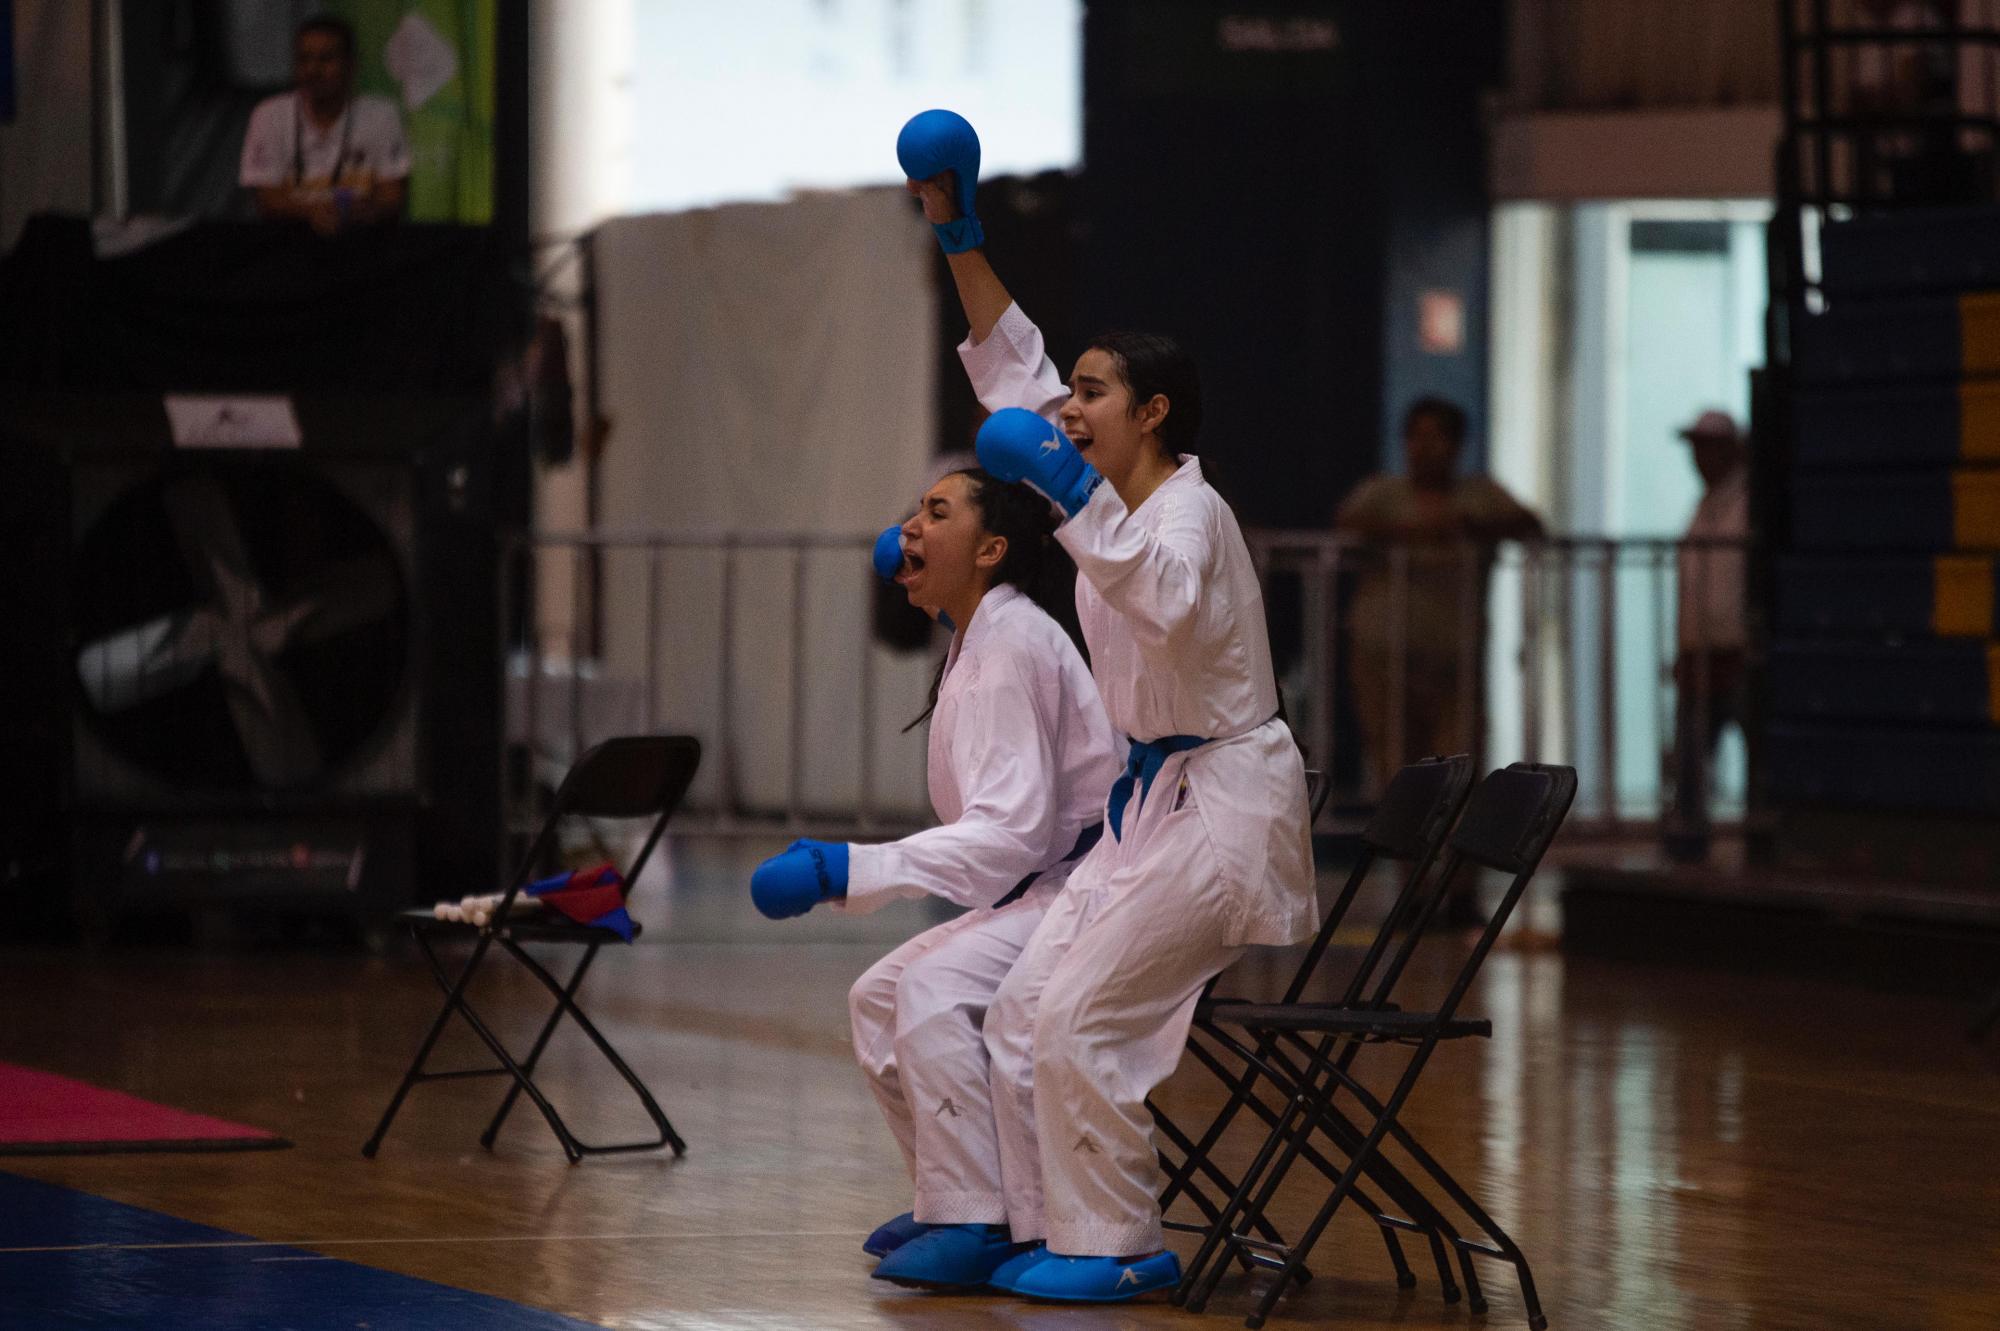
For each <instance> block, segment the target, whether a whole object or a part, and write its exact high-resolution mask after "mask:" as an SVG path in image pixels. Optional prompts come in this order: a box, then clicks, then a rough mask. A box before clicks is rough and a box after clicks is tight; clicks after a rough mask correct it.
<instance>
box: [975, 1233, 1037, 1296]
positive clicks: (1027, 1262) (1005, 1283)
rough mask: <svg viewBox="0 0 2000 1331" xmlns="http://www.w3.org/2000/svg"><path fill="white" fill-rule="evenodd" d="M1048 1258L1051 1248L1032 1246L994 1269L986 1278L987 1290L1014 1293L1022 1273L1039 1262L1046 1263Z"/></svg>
mask: <svg viewBox="0 0 2000 1331" xmlns="http://www.w3.org/2000/svg"><path fill="white" fill-rule="evenodd" d="M1048 1256H1049V1247H1048V1245H1047V1244H1046V1243H1036V1244H1033V1245H1031V1246H1030V1247H1029V1248H1028V1250H1027V1251H1026V1252H1021V1253H1016V1254H1015V1255H1014V1256H1012V1257H1009V1258H1008V1259H1007V1260H1006V1261H1004V1262H1002V1263H1000V1265H999V1266H997V1267H995V1268H993V1274H992V1275H990V1276H988V1277H986V1288H988V1289H997V1290H1000V1291H1002V1292H1003V1293H1007V1294H1012V1293H1014V1292H1015V1291H1014V1285H1015V1282H1017V1281H1019V1280H1020V1278H1021V1273H1022V1272H1023V1271H1026V1270H1027V1269H1028V1268H1029V1267H1031V1266H1034V1265H1036V1264H1037V1263H1039V1262H1043V1261H1046V1260H1047V1259H1048Z"/></svg>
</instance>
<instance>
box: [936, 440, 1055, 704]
mask: <svg viewBox="0 0 2000 1331" xmlns="http://www.w3.org/2000/svg"><path fill="white" fill-rule="evenodd" d="M949 474H950V475H953V476H963V477H965V479H966V480H967V482H969V484H967V486H966V491H967V493H968V495H969V496H970V497H971V499H972V506H973V507H974V508H976V509H977V510H979V525H980V526H981V527H982V528H984V529H985V531H986V534H987V535H989V536H999V537H1002V538H1003V539H1005V540H1006V542H1007V553H1006V554H1004V555H1002V556H1001V557H1000V562H999V564H998V565H996V566H995V567H994V569H993V578H992V582H991V583H990V584H989V590H990V589H991V588H992V587H998V586H1000V585H1001V584H1003V583H1005V584H1008V585H1011V586H1013V587H1017V588H1019V589H1020V590H1021V591H1022V592H1023V593H1025V594H1026V595H1027V597H1028V599H1029V600H1031V601H1033V602H1034V603H1035V604H1036V605H1038V606H1040V607H1041V608H1042V609H1043V610H1044V611H1045V612H1047V614H1048V616H1049V618H1051V619H1053V620H1055V622H1056V623H1058V624H1060V625H1062V630H1063V632H1064V633H1067V634H1068V635H1069V639H1070V641H1071V642H1073V643H1075V644H1076V649H1077V650H1078V651H1079V652H1083V653H1084V658H1085V660H1086V661H1087V660H1088V659H1089V652H1088V649H1086V648H1085V647H1084V645H1083V629H1082V626H1081V625H1079V624H1078V623H1077V618H1076V564H1075V563H1074V562H1072V561H1071V559H1070V557H1069V552H1068V551H1066V550H1064V549H1063V548H1062V546H1060V545H1058V544H1057V543H1056V511H1055V506H1054V505H1052V504H1051V503H1049V501H1048V500H1046V499H1044V498H1043V497H1042V496H1041V495H1040V494H1038V493H1036V492H1035V491H1034V490H1031V489H1029V488H1028V487H1027V486H1025V485H1022V484H1020V483H1019V482H1017V481H1003V480H1001V479H1000V478H999V477H997V476H995V475H993V474H992V473H991V472H989V471H986V470H984V469H982V468H979V467H966V468H963V469H962V470H959V471H955V472H951V473H949ZM961 627H963V626H962V625H961ZM943 685H944V662H942V661H940V662H938V671H937V675H936V676H935V677H934V678H933V679H932V680H931V695H930V702H929V703H928V704H927V705H926V706H925V707H924V710H923V712H922V714H921V715H919V716H918V717H917V719H916V720H914V721H912V722H910V724H909V725H907V726H904V727H903V729H904V731H905V732H908V731H911V730H914V729H916V728H917V727H918V726H920V725H922V724H923V723H924V722H925V721H927V720H929V719H930V715H931V713H932V712H933V711H935V710H937V700H938V690H939V689H940V688H941V687H943Z"/></svg>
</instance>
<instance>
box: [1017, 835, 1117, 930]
mask: <svg viewBox="0 0 2000 1331" xmlns="http://www.w3.org/2000/svg"><path fill="white" fill-rule="evenodd" d="M1103 837H1104V824H1103V823H1092V824H1091V825H1090V826H1089V827H1086V828H1084V829H1083V830H1082V831H1081V832H1078V833H1077V834H1076V844H1075V845H1074V846H1071V847H1070V848H1069V854H1067V855H1065V856H1063V857H1062V858H1061V859H1060V860H1058V861H1056V863H1057V864H1068V863H1069V862H1070V861H1071V860H1080V859H1082V858H1083V857H1084V856H1085V855H1088V854H1089V853H1090V848H1091V847H1092V846H1094V845H1096V844H1097V843H1098V842H1099V841H1100V840H1102V839H1103ZM1047 872H1048V870H1047V869H1037V870H1035V871H1034V872H1033V873H1031V874H1029V875H1028V876H1027V877H1026V878H1023V879H1022V880H1021V881H1020V882H1018V883H1016V884H1014V890H1013V891H1011V892H1009V893H1008V894H1007V895H1006V896H1004V897H1001V898H1000V899H999V900H998V901H996V902H994V903H993V909H995V910H999V909H1000V908H1001V907H1002V906H1011V905H1013V904H1014V903H1015V902H1017V901H1019V900H1020V899H1021V898H1022V897H1023V896H1025V895H1027V891H1028V889H1029V888H1031V887H1033V886H1034V885H1035V880H1036V879H1037V878H1040V877H1041V876H1042V875H1043V874H1045V873H1047Z"/></svg>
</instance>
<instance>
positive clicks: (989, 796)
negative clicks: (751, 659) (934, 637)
mask: <svg viewBox="0 0 2000 1331" xmlns="http://www.w3.org/2000/svg"><path fill="white" fill-rule="evenodd" d="M1053 526H1054V521H1053V515H1052V514H1051V512H1050V510H1049V506H1048V502H1047V501H1046V500H1044V499H1043V498H1042V497H1041V496H1040V495H1038V494H1036V493H1035V492H1034V491H1032V490H1030V489H1028V488H1027V487H1026V486H1024V485H1015V484H1009V483H1007V482H1005V481H1001V480H998V479H996V478H994V477H992V476H990V475H988V474H987V473H985V472H983V471H978V470H970V471H957V472H953V473H951V474H950V475H947V476H945V477H944V478H942V479H941V480H939V481H938V483H937V484H936V485H933V486H932V487H931V488H930V490H929V491H928V492H927V493H926V494H925V495H924V499H923V504H922V506H921V507H920V508H919V509H918V511H917V514H916V516H915V517H913V518H911V519H910V520H909V521H908V522H906V523H904V524H903V526H902V528H901V529H900V530H898V529H897V528H894V527H892V528H890V529H889V530H888V531H886V532H884V533H882V537H881V539H880V540H878V542H877V543H876V558H875V564H876V571H877V572H878V573H881V574H882V575H883V576H885V577H893V579H894V580H895V581H896V582H897V583H898V584H899V585H900V586H902V587H903V588H904V589H905V591H906V592H907V594H908V595H909V598H910V601H911V603H912V604H915V605H919V606H923V607H925V608H926V609H929V610H931V611H933V612H939V611H941V612H943V615H944V616H945V617H946V622H948V623H950V624H954V625H962V626H963V627H961V628H959V629H958V630H957V632H956V633H955V634H954V635H953V637H952V641H951V649H950V651H949V653H948V654H947V655H946V657H945V660H944V665H943V668H942V670H941V672H940V674H939V676H938V683H937V687H936V690H935V692H934V694H933V696H932V706H931V710H930V712H929V713H928V715H929V716H930V720H931V729H930V736H929V749H928V759H927V777H928V782H929V786H930V796H931V804H932V807H933V808H934V809H935V811H936V813H937V816H938V819H939V821H940V822H941V823H942V824H943V825H942V826H940V827H935V828H932V829H930V830H928V831H924V832H918V833H916V834H915V835H914V836H909V837H905V838H904V839H903V840H901V841H897V842H892V843H890V844H888V845H848V844H846V843H841V842H823V841H799V842H794V843H793V845H792V848H791V849H789V850H787V851H786V852H785V853H784V854H782V855H778V856H775V857H773V858H772V859H769V860H766V861H765V862H764V864H763V865H762V866H760V867H759V868H758V870H757V871H756V873H755V875H754V876H753V877H752V879H751V893H752V895H753V897H754V899H755V901H756V903H757V907H758V909H760V910H762V911H763V912H764V914H766V915H769V916H772V917H773V918H782V917H784V916H788V915H798V914H803V913H804V912H805V911H808V910H810V909H812V907H813V906H814V905H816V904H817V903H819V902H820V901H822V900H829V899H835V900H839V901H841V902H843V903H844V907H843V908H844V909H847V910H860V911H867V910H873V909H875V908H876V907H879V906H881V905H883V904H885V903H887V902H889V901H892V900H895V899H897V898H899V897H921V896H924V895H926V894H928V895H933V896H938V897H942V898H944V899H945V900H947V901H951V902H954V903H956V904H958V905H961V906H965V907H968V908H969V909H968V910H967V911H966V913H965V914H963V915H960V916H958V917H957V918H956V919H953V920H949V921H946V922H945V923H943V924H940V925H938V926H936V927H935V928H932V929H929V930H927V931H925V932H924V933H922V934H919V935H918V936H917V937H915V938H913V939H911V940H910V941H909V942H907V943H905V944H903V945H902V946H901V947H899V948H897V949H896V950H895V951H893V952H891V953H890V954H889V955H888V956H886V957H884V958H883V959H882V960H881V961H879V962H877V963H876V964H875V965H874V966H873V967H871V968H870V969H869V970H868V972H867V973H866V974H864V975H863V976H862V977H861V979H860V980H859V981H857V982H856V983H855V985H854V988H853V990H852V991H851V993H850V994H849V1002H848V1006H849V1011H850V1014H851V1017H852V1028H853V1035H854V1052H855V1055H856V1057H857V1058H859V1060H860V1062H861V1067H862V1070H863V1071H864V1072H866V1073H867V1074H868V1079H869V1084H870V1086H871V1088H872V1089H873V1090H874V1092H875V1096H876V1099H877V1100H878V1101H880V1103H881V1106H882V1112H883V1114H884V1116H885V1117H886V1118H887V1119H888V1121H889V1129H890V1131H891V1132H892V1133H893V1134H894V1135H895V1138H896V1143H897V1145H899V1146H900V1147H902V1150H903V1157H904V1160H905V1162H906V1163H907V1164H908V1166H909V1168H910V1172H911V1175H912V1177H913V1178H914V1179H915V1182H916V1204H915V1207H914V1208H913V1211H912V1212H911V1213H910V1214H906V1215H901V1216H898V1217H896V1219H894V1220H891V1221H889V1222H888V1223H887V1224H884V1225H882V1226H881V1227H880V1228H878V1229H877V1230H876V1231H875V1232H874V1233H873V1234H871V1235H869V1237H868V1241H867V1242H866V1243H865V1244H863V1247H864V1248H866V1249H867V1251H869V1252H870V1253H872V1254H874V1255H876V1256H879V1257H881V1258H882V1263H881V1265H880V1266H878V1267H877V1268H876V1271H875V1275H876V1276H877V1277H878V1278H880V1279H883V1280H890V1281H894V1282H896V1283H898V1284H904V1285H916V1286H924V1287H935V1288H943V1289H968V1288H972V1289H976V1288H979V1287H981V1286H983V1285H984V1284H985V1283H986V1281H987V1279H988V1277H990V1276H991V1275H992V1274H993V1271H994V1269H995V1268H996V1267H998V1266H999V1265H1000V1264H1001V1263H1002V1262H1003V1261H1005V1260H1007V1259H1008V1258H1010V1257H1013V1256H1015V1255H1017V1254H1018V1253H1019V1252H1020V1251H1021V1250H1022V1246H1023V1245H1021V1244H1018V1243H1016V1242H1015V1241H1014V1239H1013V1238H1012V1237H1011V1236H1010V1234H1009V1232H1008V1228H1007V1225H1008V1222H1009V1221H1010V1220H1011V1219H1012V1216H1013V1212H1014V1209H1015V1206H1016V1202H1015V1200H1014V1199H1012V1198H1011V1197H1009V1196H1008V1194H1007V1191H1006V1189H1005V1188H1004V1187H1003V1180H1002V1175H1001V1169H1000V1159H1001V1149H1002V1147H1001V1144H1000V1143H999V1141H998V1140H997V1134H998V1128H997V1125H996V1123H995V1118H994V1113H993V1104H992V1097H991V1094H990V1092H989V1090H988V1078H987V1055H986V1046H985V1042H984V1039H983V1037H982V1032H981V1025H982V1022H983V1020H984V1018H985V1015H986V1010H987V1007H988V1005H989V1004H990V1003H991V1002H992V1000H993V995H994V993H995V991H997V990H998V989H999V987H1000V983H1001V981H1002V980H1003V979H1004V978H1005V977H1006V975H1007V972H1008V971H1009V970H1010V969H1011V968H1012V967H1013V965H1014V963H1015V961H1016V959H1017V958H1018V957H1019V956H1020V954H1021V949H1022V948H1023V947H1024V946H1026V944H1027V942H1028V939H1029V937H1030V936H1031V935H1032V934H1033V933H1034V931H1035V926H1036V925H1037V924H1039V923H1040V922H1041V919H1042V916H1043V915H1044V914H1045V913H1046V912H1047V910H1048V908H1049V904H1050V902H1052V901H1054V900H1056V899H1057V898H1058V897H1059V896H1060V894H1061V890H1062V884H1063V881H1064V879H1066V878H1067V877H1068V876H1069V873H1070V870H1071V869H1072V868H1074V867H1075V862H1076V861H1077V860H1078V859H1080V858H1081V857H1082V855H1083V853H1084V851H1085V850H1087V849H1088V848H1089V847H1090V846H1091V845H1093V844H1095V842H1096V840H1097V838H1098V836H1099V834H1100V833H1101V832H1102V830H1103V824H1102V818H1103V809H1104V796H1105V792H1106V791H1107V790H1109V789H1110V786H1111V783H1112V781H1113V780H1114V779H1115V778H1116V777H1117V775H1118V740H1117V736H1116V735H1115V734H1114V733H1113V731H1112V729H1111V723H1110V722H1109V721H1108V720H1106V718H1105V714H1104V705H1103V704H1102V703H1101V702H1099V701H1098V697H1097V687H1096V685H1095V684H1093V683H1092V682H1091V678H1090V671H1089V669H1088V668H1087V667H1086V666H1085V665H1084V663H1083V658H1082V656H1081V655H1079V654H1078V652H1077V649H1076V646H1075V644H1073V643H1072V642H1071V641H1070V639H1069V636H1068V634H1067V633H1065V632H1064V630H1063V629H1062V628H1061V627H1060V626H1059V625H1058V624H1057V623H1056V621H1055V620H1054V619H1052V618H1050V616H1049V615H1048V613H1047V612H1046V611H1044V610H1043V608H1042V605H1041V604H1039V603H1038V601H1037V599H1035V598H1037V597H1040V598H1043V599H1044V600H1047V601H1049V602H1050V603H1052V604H1053V603H1055V602H1054V598H1056V597H1061V598H1063V599H1067V598H1068V596H1069V595H1070V583H1071V580H1072V577H1073V575H1070V572H1069V560H1068V558H1067V557H1066V556H1065V555H1064V554H1063V552H1062V550H1061V549H1060V548H1059V547H1058V546H1057V545H1056V544H1055V543H1054V542H1053V541H1052V540H1050V531H1051V529H1052V528H1053ZM1056 608H1057V609H1059V610H1060V609H1062V608H1064V607H1062V606H1061V605H1060V604H1057V605H1056ZM1028 1201H1029V1202H1034V1201H1035V1199H1034V1198H1032V1197H1030V1198H1029V1199H1028Z"/></svg>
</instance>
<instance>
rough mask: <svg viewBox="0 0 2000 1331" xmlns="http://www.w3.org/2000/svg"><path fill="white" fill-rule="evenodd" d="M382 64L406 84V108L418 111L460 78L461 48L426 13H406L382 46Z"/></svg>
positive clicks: (404, 98) (390, 73)
mask: <svg viewBox="0 0 2000 1331" xmlns="http://www.w3.org/2000/svg"><path fill="white" fill-rule="evenodd" d="M382 63H383V65H384V66H386V67H387V68H388V70H389V77H390V78H393V79H394V80H396V82H398V83H400V84H402V85H403V109H404V110H406V111H414V110H416V109H417V108H418V107H420V106H422V105H423V104H424V103H425V102H428V101H429V100H430V99H431V98H433V97H435V96H437V94H438V92H439V91H440V90H442V89H443V87H444V85H445V84H447V83H450V82H451V81H452V80H453V79H455V78H457V77H458V48H457V47H455V46H453V45H452V44H451V43H450V42H448V41H446V40H445V38H444V34H442V33H440V32H439V31H438V30H437V29H436V28H434V27H432V26H431V25H430V23H429V22H428V21H426V20H425V19H424V18H423V17H422V16H420V15H417V14H405V15H403V21H402V22H401V23H398V24H397V25H396V31H395V33H394V34H393V35H392V36H391V37H390V38H389V44H388V45H387V46H384V47H383V48H382Z"/></svg>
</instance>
